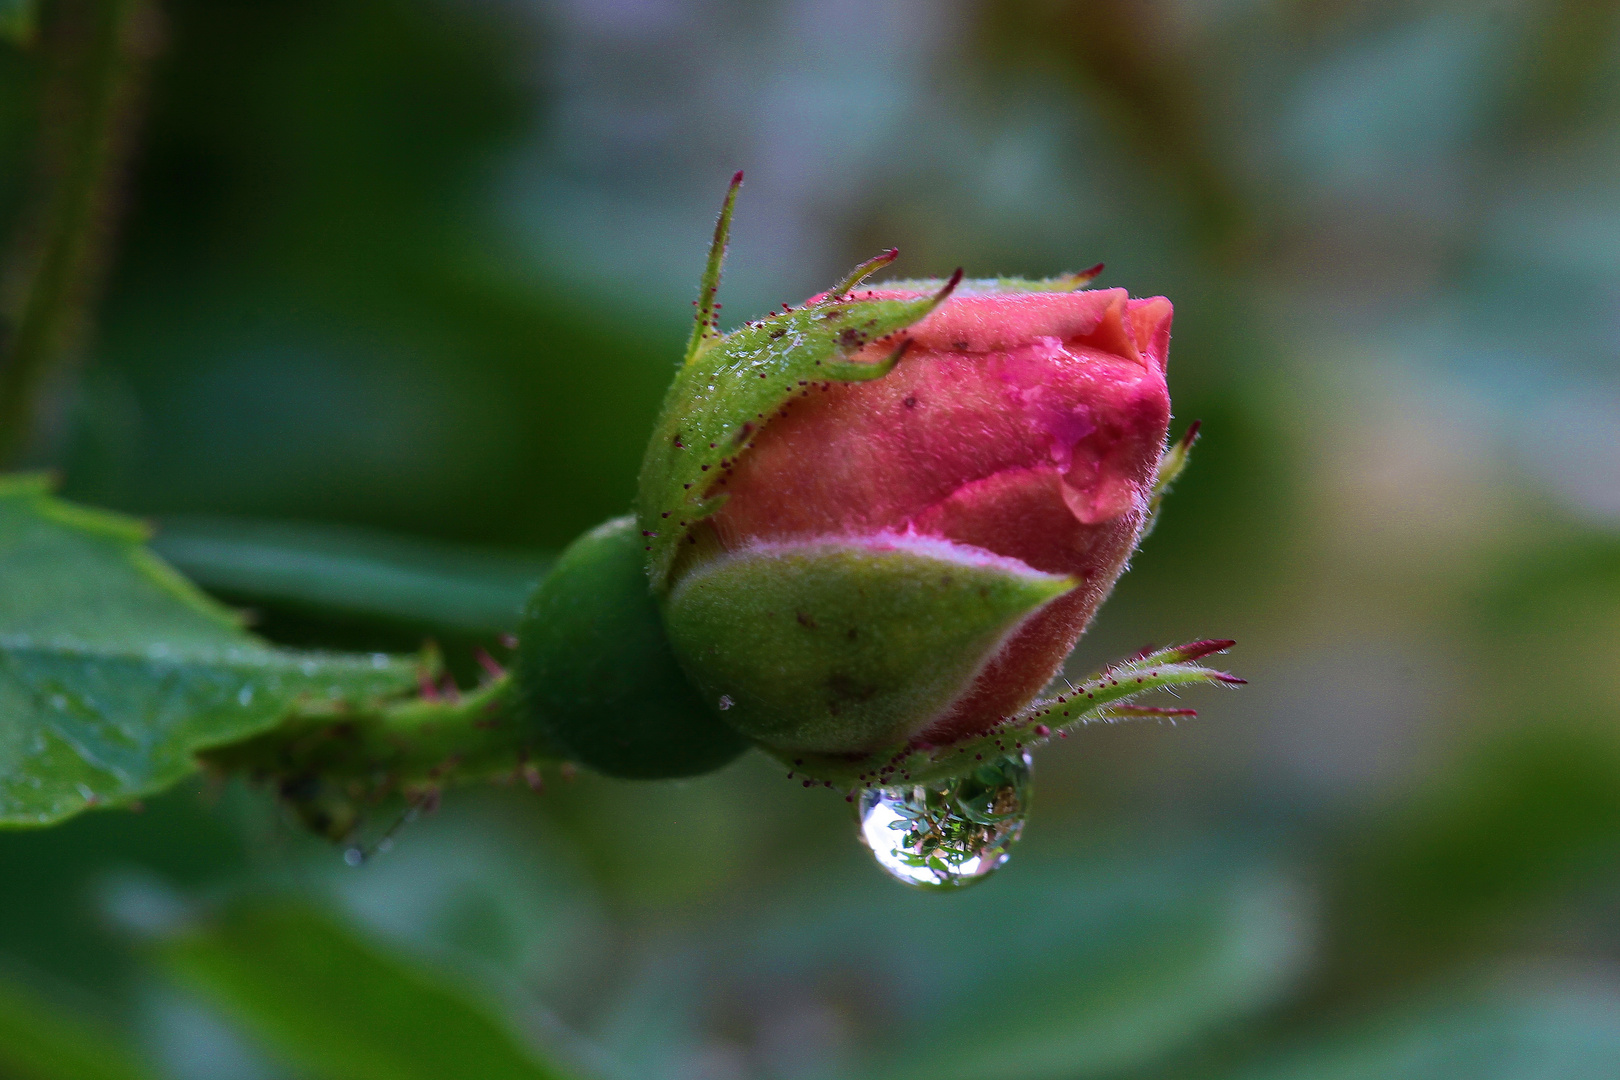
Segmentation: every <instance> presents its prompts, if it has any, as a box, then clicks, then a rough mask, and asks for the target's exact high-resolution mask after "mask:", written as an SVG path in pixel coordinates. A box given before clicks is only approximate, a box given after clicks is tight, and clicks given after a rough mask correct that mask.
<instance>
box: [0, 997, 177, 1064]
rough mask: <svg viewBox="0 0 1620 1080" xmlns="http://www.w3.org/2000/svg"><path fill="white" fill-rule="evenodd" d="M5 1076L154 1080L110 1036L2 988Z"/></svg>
mask: <svg viewBox="0 0 1620 1080" xmlns="http://www.w3.org/2000/svg"><path fill="white" fill-rule="evenodd" d="M0 1076H3V1077H5V1078H6V1080H149V1078H150V1077H151V1076H152V1074H151V1073H150V1072H148V1071H147V1070H146V1069H145V1068H144V1067H143V1066H141V1065H140V1064H139V1063H138V1062H137V1061H136V1060H135V1057H134V1055H133V1054H131V1053H130V1052H129V1050H127V1049H125V1048H124V1047H123V1046H121V1045H119V1043H118V1042H117V1041H116V1040H115V1039H114V1038H113V1037H112V1036H110V1035H107V1034H106V1033H104V1032H101V1031H98V1030H96V1029H95V1028H93V1027H91V1026H90V1025H88V1024H85V1023H84V1022H82V1021H80V1020H78V1019H75V1018H74V1017H71V1016H66V1015H63V1014H62V1013H61V1012H59V1011H57V1010H56V1009H54V1008H51V1007H49V1006H47V1005H45V1004H44V1003H43V1002H40V1001H38V1000H36V999H35V998H34V997H33V995H31V994H28V993H26V992H25V991H23V990H21V989H19V988H17V987H15V986H8V985H6V984H4V983H0Z"/></svg>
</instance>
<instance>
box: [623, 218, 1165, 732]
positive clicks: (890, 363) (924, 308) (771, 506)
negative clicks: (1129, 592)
mask: <svg viewBox="0 0 1620 1080" xmlns="http://www.w3.org/2000/svg"><path fill="white" fill-rule="evenodd" d="M725 221H726V218H725V216H724V215H723V216H722V221H721V234H720V235H721V236H723V230H724V226H725ZM722 247H723V245H722V243H721V242H720V240H719V239H718V238H717V244H716V252H717V254H716V255H715V256H714V257H713V258H712V259H711V264H710V270H711V276H710V278H709V279H706V285H705V292H704V302H705V303H707V302H708V300H709V299H710V298H712V291H710V285H711V284H712V281H713V280H715V279H717V275H718V252H719V251H720V250H722ZM892 257H893V254H892V253H888V254H887V255H886V256H884V257H880V258H879V259H877V260H873V263H871V264H867V265H866V266H864V267H862V268H859V269H858V271H857V274H856V275H854V276H852V278H851V279H850V280H849V281H847V282H845V283H844V284H842V285H840V286H839V287H838V288H836V289H834V290H832V291H831V292H828V293H824V294H821V295H819V296H816V297H812V298H811V299H810V300H809V301H807V302H806V304H805V305H804V306H803V307H802V308H800V309H798V310H793V309H788V310H787V311H785V312H783V313H781V314H775V315H772V316H771V317H769V318H767V319H765V320H762V321H760V322H757V323H750V324H746V325H745V326H744V327H742V328H740V329H739V330H737V331H735V332H733V333H732V334H729V335H726V336H725V337H723V338H721V337H718V336H717V335H714V334H713V333H712V332H711V330H710V326H709V324H708V322H707V321H706V320H705V315H704V313H703V312H702V311H700V316H699V318H700V326H699V330H698V332H697V333H696V334H694V338H693V343H692V347H691V348H690V350H689V355H688V359H687V363H686V365H685V366H684V367H683V369H682V370H681V371H680V372H679V373H678V375H677V377H676V380H675V384H674V385H673V386H672V387H671V390H670V393H669V396H668V397H667V398H666V399H665V405H664V411H663V414H662V416H661V418H660V422H659V426H658V428H657V430H656V431H655V433H654V436H653V440H652V443H651V444H650V446H649V448H648V451H647V455H646V458H645V460H644V463H643V469H642V477H641V494H640V505H639V517H640V522H641V525H642V528H643V531H644V532H645V533H646V534H647V536H648V538H649V543H648V544H647V554H648V571H649V575H650V578H651V586H652V589H653V592H654V593H655V594H656V595H657V596H658V597H659V598H660V602H661V604H662V610H663V615H664V624H665V627H666V629H667V630H668V634H669V639H670V642H671V644H672V645H673V647H674V651H675V655H676V656H677V657H678V658H679V660H680V663H681V665H682V667H683V668H684V669H685V670H686V672H687V674H688V675H689V676H690V677H691V679H692V681H693V682H694V683H695V684H696V686H697V687H698V689H699V692H700V694H701V696H702V697H703V698H704V699H705V700H706V701H709V702H711V703H715V707H716V708H718V707H719V706H720V704H721V703H724V706H725V707H724V711H723V714H722V715H723V718H724V720H725V722H726V723H727V724H729V725H731V726H732V727H734V728H736V729H737V730H738V731H740V732H742V733H743V734H745V735H747V736H748V737H749V738H751V739H753V740H755V741H756V742H758V743H759V744H761V745H762V746H765V747H766V748H767V749H770V750H773V751H775V752H777V753H778V754H790V753H794V752H804V753H806V754H812V755H814V754H821V755H827V754H836V755H849V756H858V755H864V754H870V753H873V752H875V751H878V750H881V749H885V748H889V747H894V746H904V745H906V744H908V743H914V744H922V743H950V742H954V741H957V740H959V739H962V738H966V737H968V736H971V735H976V734H979V733H982V732H983V731H985V730H986V729H988V728H990V727H993V726H994V725H995V724H996V723H997V722H998V721H999V720H1000V719H1001V718H1003V717H1005V716H1008V715H1010V714H1013V713H1016V712H1017V711H1018V710H1019V709H1020V708H1022V707H1023V706H1024V705H1026V704H1027V703H1028V702H1029V701H1030V700H1031V699H1032V698H1033V697H1034V696H1035V695H1036V694H1037V693H1038V692H1039V691H1040V690H1041V688H1042V687H1043V686H1044V685H1045V684H1046V683H1047V682H1048V681H1049V680H1050V679H1051V678H1052V677H1053V675H1054V674H1055V673H1056V671H1057V670H1058V668H1059V666H1060V665H1061V664H1062V662H1063V659H1064V657H1065V656H1066V655H1067V654H1068V652H1069V650H1070V649H1071V648H1072V647H1073V645H1074V642H1075V640H1076V639H1077V638H1078V637H1079V635H1080V633H1081V632H1082V631H1083V630H1084V629H1085V626H1086V624H1087V622H1088V621H1089V620H1090V619H1091V617H1092V615H1093V614H1094V613H1095V612H1096V610H1097V607H1098V605H1100V604H1101V603H1102V601H1103V599H1104V598H1105V597H1106V596H1107V594H1108V592H1109V590H1110V589H1112V587H1113V585H1114V582H1115V580H1116V579H1117V578H1118V577H1119V574H1120V573H1121V571H1122V570H1123V569H1124V567H1125V563H1126V560H1127V559H1128V558H1129V557H1130V554H1131V551H1132V550H1133V548H1134V547H1135V544H1136V541H1137V539H1138V537H1139V536H1140V535H1141V533H1142V530H1143V527H1144V526H1145V524H1146V523H1147V521H1148V518H1149V511H1150V507H1151V503H1152V497H1153V487H1154V481H1155V476H1156V472H1157V469H1158V465H1159V460H1160V456H1161V453H1162V451H1163V448H1164V440H1165V434H1166V428H1167V426H1168V423H1169V418H1170V400H1169V394H1168V391H1167V389H1166V385H1165V361H1166V353H1167V350H1168V346H1169V339H1170V315H1171V308H1170V303H1169V301H1167V300H1165V299H1163V298H1154V299H1150V300H1132V299H1130V298H1129V297H1128V296H1127V295H1126V293H1125V291H1124V290H1123V289H1105V290H1092V291H1085V290H1082V289H1081V288H1080V286H1082V285H1084V284H1085V282H1086V281H1087V280H1089V278H1088V277H1086V276H1083V275H1080V276H1075V277H1071V278H1065V279H1057V280H1053V281H1042V282H1026V281H1010V280H1000V281H977V282H965V283H964V282H961V281H960V274H958V276H957V277H955V278H952V279H951V280H950V281H947V282H914V283H904V284H898V285H890V286H886V287H883V288H878V289H872V290H864V289H862V290H858V291H856V288H855V287H856V286H857V285H858V281H859V277H860V276H861V274H862V273H864V272H867V271H869V270H870V269H872V268H875V266H876V265H880V264H882V263H884V262H887V261H888V260H889V259H891V258H892Z"/></svg>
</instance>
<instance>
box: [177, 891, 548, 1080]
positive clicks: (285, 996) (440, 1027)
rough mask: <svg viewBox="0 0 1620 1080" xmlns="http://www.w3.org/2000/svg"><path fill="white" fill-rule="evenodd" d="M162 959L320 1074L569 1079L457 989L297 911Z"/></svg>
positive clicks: (272, 913)
mask: <svg viewBox="0 0 1620 1080" xmlns="http://www.w3.org/2000/svg"><path fill="white" fill-rule="evenodd" d="M160 956H161V959H162V961H163V962H164V963H165V964H166V965H167V967H168V968H169V970H171V971H172V972H173V973H174V974H175V975H176V976H177V977H178V978H179V979H180V980H181V981H182V982H183V983H184V984H186V985H188V986H190V987H192V988H193V989H195V990H197V991H199V992H200V993H202V994H203V995H204V996H205V997H206V998H208V999H209V1000H211V1001H213V1002H214V1003H216V1004H217V1005H218V1006H219V1007H220V1008H222V1009H223V1010H224V1011H225V1013H226V1015H227V1016H229V1017H231V1018H232V1019H234V1020H236V1021H237V1022H239V1023H240V1024H241V1025H242V1026H243V1027H244V1028H245V1029H246V1030H248V1031H249V1032H250V1033H252V1034H253V1035H255V1036H257V1037H258V1038H260V1039H262V1040H263V1041H264V1043H265V1044H266V1045H267V1046H269V1047H270V1048H271V1049H273V1050H274V1051H275V1052H276V1053H278V1054H279V1055H281V1056H283V1057H284V1058H285V1059H286V1060H288V1061H289V1062H291V1063H293V1064H295V1065H296V1066H297V1067H298V1068H299V1069H300V1070H302V1073H304V1074H307V1075H310V1076H315V1077H329V1078H331V1080H446V1078H448V1077H477V1078H478V1080H548V1078H554V1077H560V1076H562V1075H564V1074H563V1073H561V1072H559V1071H558V1070H556V1069H554V1068H551V1067H549V1066H546V1065H542V1064H540V1063H539V1062H537V1061H536V1060H535V1059H534V1057H533V1056H532V1055H531V1054H530V1053H529V1052H528V1051H526V1050H525V1049H524V1048H522V1047H520V1046H519V1045H518V1043H517V1041H516V1040H515V1039H514V1038H513V1035H512V1033H511V1032H510V1031H508V1030H507V1029H506V1028H505V1026H504V1025H502V1024H501V1023H500V1022H499V1021H498V1020H496V1019H495V1018H494V1017H493V1016H491V1015H490V1014H489V1013H488V1012H487V1011H485V1010H484V1009H483V1008H481V1007H479V1006H478V1005H476V1004H475V1003H474V1002H472V1001H471V1000H469V999H468V998H467V997H465V996H464V995H463V994H461V993H460V992H459V991H457V990H456V989H454V988H452V987H450V986H449V985H446V984H444V983H443V982H441V981H439V980H438V979H437V978H435V977H434V976H433V975H431V974H429V973H428V972H426V971H423V970H420V969H418V968H416V967H413V966H411V965H408V964H406V963H403V962H401V961H399V960H397V959H395V958H393V957H390V956H386V955H383V954H382V953H379V952H378V951H376V950H375V949H373V948H372V947H371V946H369V945H366V944H364V943H362V942H360V941H358V940H356V939H355V938H354V937H351V936H350V935H349V934H348V933H347V932H345V931H344V930H342V929H339V928H338V927H336V926H334V925H332V924H331V923H329V922H327V921H326V920H325V919H323V918H321V917H319V916H317V915H315V914H313V913H311V912H309V911H307V910H305V909H302V908H299V907H293V906H285V905H244V906H239V907H237V908H235V909H233V910H231V911H229V912H227V913H226V914H225V915H224V916H222V917H221V918H220V919H219V920H218V921H217V922H215V923H212V924H210V925H208V926H205V927H202V928H199V929H194V930H190V931H186V932H184V933H182V934H180V935H179V936H177V937H175V938H173V939H171V940H169V941H168V942H166V943H165V944H163V945H162V946H161V950H160Z"/></svg>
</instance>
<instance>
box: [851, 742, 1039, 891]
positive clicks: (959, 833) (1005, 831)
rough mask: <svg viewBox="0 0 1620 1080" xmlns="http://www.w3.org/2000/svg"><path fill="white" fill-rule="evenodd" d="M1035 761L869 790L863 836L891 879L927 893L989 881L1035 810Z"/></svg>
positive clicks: (1023, 758) (1021, 759) (1011, 760)
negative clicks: (1032, 772)
mask: <svg viewBox="0 0 1620 1080" xmlns="http://www.w3.org/2000/svg"><path fill="white" fill-rule="evenodd" d="M1030 766H1031V761H1030V756H1029V754H1027V753H1019V754H1012V755H1009V756H1007V757H1004V758H1001V759H999V760H996V761H987V762H985V763H984V764H982V765H980V766H979V767H978V768H977V769H975V770H974V771H973V772H972V773H970V774H969V775H967V776H964V777H958V778H956V779H953V780H943V781H938V782H935V783H932V784H914V785H907V786H906V787H895V788H873V789H870V790H867V791H863V792H862V793H861V798H860V803H859V816H860V830H861V839H862V840H863V841H864V842H865V844H866V846H867V847H868V848H870V849H871V852H872V857H873V858H875V859H877V861H878V865H879V866H881V867H882V868H883V869H884V871H885V872H886V873H888V874H889V876H890V877H892V878H895V879H896V880H897V881H903V882H905V883H906V884H907V885H915V886H917V887H918V888H923V889H958V888H962V887H964V886H967V885H972V884H973V883H974V882H976V881H982V880H984V879H985V878H987V877H989V876H990V875H991V874H992V873H994V872H995V871H996V870H997V869H998V868H999V867H1000V866H1001V865H1002V864H1003V863H1005V862H1006V861H1007V858H1008V854H1009V851H1010V849H1011V848H1012V846H1013V844H1015V843H1017V842H1018V838H1019V837H1020V836H1022V835H1023V833H1024V819H1025V817H1026V816H1027V815H1028V813H1029V799H1030V790H1031V789H1030Z"/></svg>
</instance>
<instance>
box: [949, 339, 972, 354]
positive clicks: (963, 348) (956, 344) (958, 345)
mask: <svg viewBox="0 0 1620 1080" xmlns="http://www.w3.org/2000/svg"><path fill="white" fill-rule="evenodd" d="M967 347H968V343H967V342H965V341H953V342H951V348H953V349H955V350H956V351H957V352H967Z"/></svg>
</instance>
